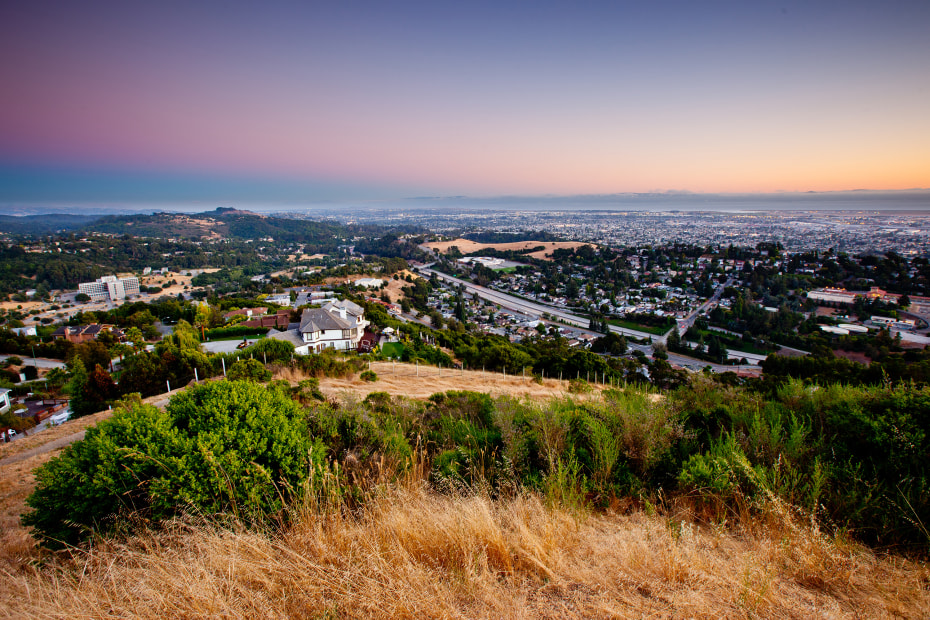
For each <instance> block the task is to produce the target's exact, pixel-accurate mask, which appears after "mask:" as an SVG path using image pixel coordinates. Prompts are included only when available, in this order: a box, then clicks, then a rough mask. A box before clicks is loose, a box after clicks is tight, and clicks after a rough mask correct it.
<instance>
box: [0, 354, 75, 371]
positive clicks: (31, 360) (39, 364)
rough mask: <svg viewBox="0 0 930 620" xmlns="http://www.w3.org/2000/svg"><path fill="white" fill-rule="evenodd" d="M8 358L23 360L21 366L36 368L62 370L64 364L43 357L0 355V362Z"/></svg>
mask: <svg viewBox="0 0 930 620" xmlns="http://www.w3.org/2000/svg"><path fill="white" fill-rule="evenodd" d="M9 357H18V358H19V359H21V360H23V366H35V367H36V368H47V369H51V368H64V367H65V363H64V362H62V361H61V360H51V359H48V358H45V357H29V356H27V355H16V354H14V355H0V361H2V360H5V359H7V358H9Z"/></svg>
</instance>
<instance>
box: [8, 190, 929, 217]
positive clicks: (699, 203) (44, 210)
mask: <svg viewBox="0 0 930 620" xmlns="http://www.w3.org/2000/svg"><path fill="white" fill-rule="evenodd" d="M350 207H351V208H355V209H363V210H366V211H375V210H409V211H414V210H450V211H456V210H462V211H469V210H475V211H479V210H488V209H496V210H505V211H521V210H522V211H540V212H546V211H650V212H652V211H683V212H701V211H706V212H740V211H879V212H894V211H902V212H911V213H919V212H924V211H926V212H928V213H930V190H924V189H913V190H900V191H872V190H855V191H847V192H813V193H811V192H805V193H777V194H776V193H765V194H762V193H759V194H719V193H718V194H695V193H680V192H669V193H638V194H616V195H588V196H498V197H491V198H481V197H468V196H447V197H436V196H431V197H411V198H403V199H397V200H367V201H366V200H354V201H326V202H317V203H299V202H290V203H289V202H270V201H254V202H252V201H236V200H218V201H208V200H204V201H147V202H135V203H133V202H129V201H113V202H111V203H104V202H76V201H60V202H38V203H30V202H20V203H7V204H2V203H0V211H2V212H3V213H5V214H7V215H42V214H54V213H62V212H71V213H74V212H78V213H81V214H99V215H118V214H132V213H140V214H143V213H155V212H179V213H203V212H209V211H213V210H215V209H217V208H234V209H239V210H243V211H252V212H255V213H260V214H269V213H313V212H314V211H320V212H328V211H341V210H345V209H346V208H350Z"/></svg>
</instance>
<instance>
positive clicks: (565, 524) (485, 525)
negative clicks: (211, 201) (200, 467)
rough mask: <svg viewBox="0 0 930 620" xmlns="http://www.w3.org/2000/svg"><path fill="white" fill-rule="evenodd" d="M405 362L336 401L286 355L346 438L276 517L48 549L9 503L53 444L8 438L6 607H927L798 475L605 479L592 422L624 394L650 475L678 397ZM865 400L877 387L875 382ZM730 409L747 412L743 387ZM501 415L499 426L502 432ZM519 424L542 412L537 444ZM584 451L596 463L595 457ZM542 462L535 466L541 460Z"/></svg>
mask: <svg viewBox="0 0 930 620" xmlns="http://www.w3.org/2000/svg"><path fill="white" fill-rule="evenodd" d="M392 368H393V366H392ZM396 368H397V369H400V373H401V374H400V375H399V376H398V375H392V377H391V378H390V379H389V378H388V377H387V372H388V365H387V364H383V365H381V367H379V368H378V373H379V375H381V376H382V377H384V378H383V379H382V380H380V381H378V382H377V383H375V384H373V385H372V384H365V383H363V382H361V381H358V380H357V378H352V379H349V378H338V379H325V378H324V379H323V380H321V381H320V388H321V389H322V390H323V392H324V394H326V395H327V396H328V397H329V399H330V400H329V402H328V403H320V402H319V401H316V400H314V399H313V398H310V399H309V400H307V398H309V397H308V396H307V392H305V391H302V390H303V384H300V383H299V382H300V381H303V380H304V379H305V378H304V377H303V376H297V375H294V376H289V375H288V373H293V372H294V371H293V370H292V369H283V370H282V371H281V372H282V373H283V374H279V377H282V376H284V378H288V379H291V382H290V384H291V386H292V388H293V389H295V390H296V392H295V396H294V397H295V398H297V399H298V400H299V401H300V402H302V403H303V404H304V406H306V407H307V411H308V412H310V432H311V435H312V436H314V437H318V438H321V439H323V440H324V441H325V443H326V444H327V446H329V447H328V450H327V458H326V460H325V462H318V461H315V464H314V473H313V475H312V476H311V477H310V478H309V479H308V482H307V485H306V486H305V487H303V488H302V489H300V490H299V492H298V493H296V494H295V495H294V499H293V501H291V503H290V504H289V507H288V508H287V510H286V511H284V512H283V513H276V514H269V515H267V516H268V517H269V519H268V520H267V521H265V524H264V525H257V524H256V523H255V522H254V521H251V520H246V519H242V520H240V519H239V518H237V516H236V515H237V514H239V510H238V509H237V508H236V507H235V506H233V507H231V508H230V509H229V510H228V511H226V512H225V513H223V514H220V515H216V516H215V517H210V518H208V517H207V516H206V515H207V513H204V512H201V511H199V510H197V509H194V508H193V507H189V508H188V509H186V510H181V511H180V512H179V513H178V516H177V517H176V518H175V519H174V520H169V521H163V522H162V523H161V524H160V525H153V526H152V527H146V526H145V522H144V521H137V522H136V523H135V525H133V526H131V527H130V528H129V529H126V527H118V528H117V529H116V531H111V533H109V534H108V535H107V537H106V538H99V539H97V540H96V542H95V543H94V545H93V546H92V547H87V546H83V547H81V549H80V550H74V551H72V552H64V553H59V554H52V553H50V552H47V551H41V550H38V549H36V548H34V547H33V546H32V545H31V543H30V542H29V539H28V537H27V535H26V533H25V530H23V529H22V527H21V526H18V525H17V524H16V523H15V522H14V521H13V515H15V514H16V513H17V512H19V511H21V510H22V509H23V508H24V506H23V504H22V501H23V498H24V496H25V494H26V492H27V491H28V488H29V487H30V486H31V485H32V484H33V482H32V480H31V476H30V475H29V474H28V470H29V468H31V467H33V466H35V465H36V464H38V463H40V462H42V461H45V460H47V459H48V458H49V457H50V456H51V454H52V453H45V454H41V453H40V454H34V453H32V452H28V451H27V450H35V449H36V448H37V447H40V444H42V443H45V442H46V438H43V434H40V435H37V436H36V437H33V438H30V439H28V440H25V441H28V442H29V445H26V444H25V443H24V444H21V445H18V444H9V445H7V446H0V476H4V475H5V477H3V478H0V488H2V489H3V490H4V493H3V495H2V497H0V505H2V508H3V512H2V514H3V515H7V516H6V520H5V522H4V525H5V526H6V527H5V532H4V536H3V543H4V548H3V553H2V554H0V561H2V563H3V567H4V568H5V572H4V575H3V577H0V583H3V585H5V586H6V587H4V588H3V589H2V592H3V594H2V595H0V597H2V600H3V609H4V610H5V612H6V613H7V614H8V615H11V616H13V617H59V618H63V617H103V616H117V617H152V618H156V617H157V618H165V617H207V616H209V617H212V616H217V615H229V616H235V617H544V618H555V617H559V618H561V617H641V616H644V615H646V616H658V617H699V618H704V617H706V618H718V617H767V618H768V617H785V618H789V617H790V618H796V617H831V618H846V617H849V618H854V617H870V618H872V617H875V618H881V617H913V618H921V617H926V616H927V614H928V613H930V592H928V587H927V584H928V583H930V570H928V567H927V565H926V564H924V563H922V562H918V561H913V560H908V559H905V558H904V557H901V556H895V555H890V554H887V552H883V553H876V552H875V551H873V550H871V549H869V548H868V547H865V546H863V545H860V544H858V543H855V542H853V541H852V540H851V538H850V537H849V536H848V535H847V533H846V532H845V530H844V529H843V528H833V527H831V528H829V529H823V528H821V527H820V526H819V525H818V520H817V519H814V518H813V517H812V516H811V513H809V512H808V511H806V510H804V509H801V508H798V507H795V506H792V505H791V504H788V503H786V502H785V501H784V500H783V499H780V497H779V495H780V494H781V493H782V489H778V488H773V487H771V486H769V484H770V483H772V482H777V480H776V479H775V478H772V479H770V480H763V481H762V488H761V492H758V491H757V492H753V491H751V490H750V489H749V488H748V487H746V486H742V487H739V486H737V487H732V488H729V490H728V491H727V493H729V494H727V493H724V489H721V490H720V491H718V492H710V493H708V492H707V490H704V491H701V490H694V491H692V492H688V493H672V492H670V491H671V489H669V492H662V491H661V490H660V491H659V492H654V491H647V492H639V493H635V492H633V493H631V492H625V493H613V492H610V491H609V489H610V488H611V485H612V484H615V482H611V481H612V480H615V479H614V478H612V477H610V476H609V475H608V476H606V477H605V476H604V473H605V471H606V470H605V469H604V467H605V466H606V465H607V463H605V462H603V461H599V460H598V458H597V456H596V453H590V452H589V453H588V456H585V452H584V451H585V450H589V451H590V450H592V449H593V448H595V445H594V444H591V443H589V442H590V441H592V440H597V439H596V438H597V437H598V436H600V438H601V439H600V440H602V441H607V440H608V439H609V435H603V434H601V435H596V434H595V435H590V434H588V433H589V431H590V430H591V429H594V428H596V426H597V423H596V422H595V420H596V419H598V416H601V417H600V419H601V420H602V421H603V422H605V423H606V422H609V420H610V418H604V417H602V416H604V415H606V414H608V413H609V412H611V411H613V412H615V414H618V415H621V416H623V417H622V419H623V420H625V421H624V422H623V423H622V425H621V427H620V433H619V435H618V436H617V438H616V442H617V443H616V445H617V446H618V447H619V448H620V454H621V455H622V456H621V457H620V458H621V461H622V462H623V463H625V465H624V466H623V467H622V468H619V470H627V472H629V470H632V471H634V472H643V473H642V474H641V475H642V476H643V478H642V479H643V480H648V479H649V478H648V476H646V473H645V472H646V471H647V470H648V469H649V468H650V467H651V468H655V467H656V466H658V467H659V468H660V469H661V467H662V465H661V461H662V460H663V458H664V457H662V455H660V454H657V453H656V452H655V450H656V449H657V448H659V447H661V446H663V445H664V446H666V448H668V446H670V445H673V444H669V443H668V440H669V436H670V435H669V433H671V436H672V437H679V438H680V439H683V440H686V441H687V440H688V439H689V435H688V434H687V433H682V431H683V430H684V429H683V428H681V427H679V426H677V424H678V423H677V422H675V419H676V416H675V415H674V414H673V412H674V411H675V407H677V406H680V404H679V405H675V403H674V402H672V401H670V400H669V399H668V398H667V397H664V396H661V395H658V394H654V393H648V392H646V393H640V392H638V391H636V390H633V391H629V392H628V393H627V394H626V395H625V396H624V395H622V394H619V393H617V391H605V392H600V391H592V392H589V393H586V394H584V395H582V396H579V397H573V399H572V400H566V399H565V397H564V394H565V393H566V391H567V390H568V388H569V386H568V384H567V383H560V382H552V381H549V382H547V383H549V384H551V385H545V386H539V385H536V384H535V383H533V382H532V381H529V382H524V381H521V380H520V379H519V378H517V377H508V378H507V379H506V380H504V379H501V378H498V379H497V383H496V384H494V385H493V386H492V383H494V379H493V378H483V377H481V376H479V375H483V373H473V375H471V376H463V375H455V374H449V375H448V376H445V377H442V378H440V377H438V376H426V373H424V376H422V377H416V376H414V375H412V374H411V375H406V376H404V373H405V372H409V371H412V372H415V369H413V368H410V367H409V366H402V365H397V366H396ZM432 371H434V372H435V371H436V369H432ZM285 375H287V376H285ZM482 380H483V381H486V387H485V388H483V389H494V387H496V388H497V389H496V390H495V391H496V392H497V393H498V394H502V395H501V396H498V397H497V398H495V399H490V398H488V397H486V396H482V395H480V394H474V393H472V394H468V393H462V392H459V393H448V394H445V395H437V396H434V397H431V398H429V399H426V400H420V399H418V398H417V399H413V400H411V399H410V398H409V397H403V396H394V397H391V396H388V395H387V394H384V393H383V392H382V393H381V394H370V391H371V390H372V389H378V388H382V389H384V388H387V389H388V391H390V392H392V393H394V394H405V395H408V396H409V395H414V396H418V395H419V394H423V395H425V394H428V393H429V392H428V390H429V388H430V387H432V388H433V389H453V388H456V387H475V386H476V385H478V382H480V381H482ZM405 383H406V385H405ZM295 384H296V385H295ZM421 384H422V385H421ZM520 386H525V387H526V388H527V389H530V390H533V389H535V390H537V391H536V392H535V393H534V392H532V391H529V392H525V393H526V394H527V395H530V396H535V399H534V400H518V399H515V398H514V397H513V396H510V395H509V394H511V393H514V392H516V391H517V390H518V389H519V388H520ZM699 387H700V386H699ZM273 389H275V390H279V389H281V386H280V385H278V386H277V387H274V388H273ZM357 390H362V391H361V392H359V391H357ZM715 393H716V392H713V391H711V390H709V386H707V385H704V386H703V388H702V391H698V392H692V393H691V396H690V397H689V398H690V399H691V401H692V405H693V406H697V404H696V403H697V400H699V399H704V400H705V401H712V400H713V399H714V398H715V397H714V394H715ZM365 394H369V395H368V397H367V398H366V399H365V401H364V402H360V401H359V400H358V399H359V397H361V396H364V395H365ZM559 394H562V395H563V396H562V397H561V398H556V399H555V400H553V399H552V397H553V396H558V395H559ZM857 394H858V396H857ZM865 395H866V396H867V397H868V398H873V399H874V398H875V397H877V396H880V392H875V393H874V394H869V393H865ZM720 396H721V397H722V398H724V399H726V398H730V399H732V398H733V396H734V395H733V394H729V395H727V394H720ZM786 397H790V398H793V399H794V403H795V405H796V408H797V409H798V410H799V411H800V410H803V409H804V408H805V407H810V406H812V405H814V404H816V403H815V401H811V400H807V401H805V400H804V399H805V398H808V397H806V396H805V395H804V394H803V393H797V392H790V391H789V392H788V393H786ZM680 398H681V397H676V399H678V400H676V402H679V403H680V402H681V401H680ZM819 398H821V399H824V398H826V399H828V400H829V398H836V395H833V396H830V395H824V396H820V397H819ZM856 398H860V399H861V398H862V394H860V393H856V392H850V393H849V395H848V397H847V398H846V399H845V401H844V402H846V403H847V404H850V405H851V404H853V401H854V400H855V399H856ZM336 399H338V401H337V400H336ZM156 400H157V401H158V402H155V403H154V404H155V405H158V406H163V405H164V403H165V398H164V397H157V399H156ZM737 400H738V399H737ZM314 402H315V403H316V404H313V403H314ZM863 402H864V401H863ZM902 402H903V401H902ZM705 404H709V405H711V406H712V407H717V406H719V405H720V404H721V403H711V402H708V403H705ZM733 406H734V407H735V408H738V409H746V408H747V402H746V401H745V400H743V401H742V402H736V403H734V405H733ZM692 409H693V407H692ZM102 415H103V417H106V416H107V415H108V414H102ZM489 415H490V416H491V418H488V417H487V416H489ZM610 415H614V414H610ZM579 416H580V417H579ZM590 416H593V417H590ZM482 420H484V421H483V422H482ZM585 420H587V421H585ZM96 421H97V420H93V421H91V420H87V419H85V420H81V421H76V422H72V423H68V424H66V425H64V426H63V427H61V428H60V429H56V430H55V431H54V432H51V431H50V432H49V435H48V437H47V439H49V440H58V441H60V440H61V437H66V436H68V434H69V432H71V429H75V430H79V428H78V427H81V426H86V425H87V424H88V423H90V422H96ZM759 422H760V421H757V422H755V423H756V424H757V425H758V424H759ZM72 425H73V426H72ZM592 425H593V426H592ZM69 426H70V427H71V428H68V427H69ZM493 428H497V429H499V431H500V433H501V434H500V435H494V433H493V432H492V433H490V434H489V433H488V431H489V430H491V429H493ZM518 428H524V429H526V430H525V432H526V436H525V439H528V440H530V441H529V442H528V443H527V442H526V441H523V440H521V438H520V435H518V434H516V433H517V430H518ZM533 429H535V430H533ZM585 429H588V430H585ZM761 430H762V429H758V428H757V429H756V430H755V431H753V430H751V429H746V431H741V432H747V433H749V434H750V435H747V436H746V437H744V438H743V439H742V440H741V441H745V440H747V439H748V438H749V437H750V436H751V434H753V433H754V434H756V435H758V434H759V432H760V431H761ZM774 430H776V429H773V428H771V427H769V428H768V429H767V430H766V431H765V432H767V433H772V432H773V431H774ZM585 437H587V438H588V439H585ZM691 439H694V437H691ZM147 441H151V438H150V439H148V440H147ZM407 441H409V442H410V443H409V444H407ZM482 442H491V443H495V442H503V444H502V445H503V450H504V451H505V452H506V454H507V455H508V456H507V458H506V459H503V460H497V459H490V460H489V459H488V456H489V454H488V453H487V452H483V451H482V448H481V446H482V445H483V443H482ZM607 443H611V442H610V441H607ZM101 445H105V444H101ZM237 445H238V444H237ZM405 445H406V446H407V447H405ZM605 445H606V444H605ZM611 445H614V444H611ZM534 446H535V447H534ZM586 446H587V447H586ZM756 449H757V450H758V449H761V446H758V445H757V446H756ZM537 451H538V452H537ZM216 454H217V458H220V453H216ZM534 454H537V455H538V457H539V458H537V456H534ZM572 454H574V455H575V456H574V457H573V456H572ZM650 454H651V456H650ZM547 455H548V456H547ZM560 455H561V456H560ZM566 455H567V457H566ZM750 456H751V457H752V455H750ZM10 457H13V458H23V457H26V460H20V461H14V460H13V458H10ZM659 457H661V458H659ZM540 458H541V462H540V461H539V459H540ZM566 458H567V460H563V459H566ZM573 458H577V459H582V460H583V462H584V463H585V464H584V465H582V466H581V469H578V467H579V465H578V462H577V461H576V462H575V465H572V459H573ZM657 458H659V460H658V461H656V459H657ZM753 458H756V457H753ZM547 459H555V460H554V461H553V463H554V464H555V467H553V466H552V464H550V465H549V466H546V465H545V462H546V460H547ZM164 462H167V461H164ZM779 462H782V461H779ZM508 463H510V465H508ZM649 463H653V465H649ZM130 464H131V461H126V465H127V466H129V465H130ZM718 465H719V463H718ZM789 465H790V463H789V462H788V461H784V462H783V465H782V467H784V468H787V467H788V466H789ZM537 467H539V468H540V469H539V470H538V472H539V474H540V477H536V474H534V473H533V472H534V471H536V470H535V469H534V468H537ZM589 467H590V468H591V469H589ZM737 467H738V465H737ZM508 471H509V473H508ZM776 471H777V470H776ZM598 472H600V473H598ZM764 472H765V470H764V469H760V470H759V473H760V474H762V473H764ZM230 473H231V472H230ZM788 473H789V471H788V470H787V469H784V470H783V471H782V473H781V475H782V476H783V477H784V476H786V475H787V474H788ZM581 474H583V475H581ZM749 477H750V478H752V475H751V474H749ZM624 480H627V482H625V483H624V484H626V485H628V484H629V483H630V482H629V479H627V478H624ZM230 482H231V484H233V485H235V481H234V480H231V481H230ZM137 484H141V485H144V481H138V480H137V481H136V482H134V483H133V486H134V487H135V486H136V485H137ZM740 484H742V485H745V484H746V481H745V480H742V481H741V483H740ZM599 488H600V489H607V491H608V492H607V493H606V494H604V493H601V492H599V491H598V489H599ZM218 492H221V491H218ZM221 494H222V493H221ZM136 501H138V496H137V499H136ZM127 516H128V515H127ZM142 516H144V515H143V513H137V515H136V518H137V519H138V518H141V517H142ZM126 523H127V524H131V523H132V521H128V522H126ZM140 525H141V526H142V527H141V528H140V527H139V526H140Z"/></svg>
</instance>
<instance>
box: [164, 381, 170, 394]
mask: <svg viewBox="0 0 930 620" xmlns="http://www.w3.org/2000/svg"><path fill="white" fill-rule="evenodd" d="M165 383H167V384H168V391H169V392H170V391H171V381H168V380H167V379H166V380H165Z"/></svg>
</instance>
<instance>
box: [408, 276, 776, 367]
mask: <svg viewBox="0 0 930 620" xmlns="http://www.w3.org/2000/svg"><path fill="white" fill-rule="evenodd" d="M420 271H421V272H425V273H426V275H427V277H429V276H430V275H432V274H434V273H435V274H436V277H438V278H440V279H442V280H445V281H446V282H450V283H452V284H455V285H459V284H461V285H462V286H464V287H465V291H466V292H468V293H472V294H477V295H478V296H479V297H481V298H482V299H486V300H488V301H490V302H492V303H495V304H497V305H499V306H502V307H504V308H508V309H510V310H515V311H517V312H522V313H524V314H531V315H536V316H539V315H541V314H542V313H543V312H545V313H547V314H549V315H552V316H555V317H556V318H558V319H561V320H563V321H564V322H566V323H570V324H572V325H576V326H579V327H582V329H584V328H587V327H588V324H589V321H588V319H587V318H584V317H579V316H577V315H574V314H571V313H570V312H566V311H565V310H560V309H558V308H554V307H552V306H547V305H544V304H538V303H535V302H531V301H527V300H525V299H520V298H519V297H514V296H512V295H507V294H506V293H501V292H499V291H494V290H491V289H488V288H486V287H483V286H478V285H477V284H472V283H470V282H466V281H464V280H461V279H459V278H455V277H452V276H450V275H447V274H445V273H442V272H441V271H435V270H433V269H430V268H429V265H427V266H425V267H423V268H421V269H420ZM732 283H733V279H732V278H731V279H729V280H727V282H726V284H723V285H720V286H718V287H717V290H716V291H714V294H713V296H711V298H710V299H708V300H707V301H706V302H705V303H704V304H702V305H701V306H700V307H699V308H698V309H697V310H695V311H694V312H692V313H691V314H689V315H688V317H687V318H686V319H684V320H685V322H686V323H687V325H688V327H690V326H691V325H693V324H694V320H695V319H696V318H697V316H698V314H700V313H701V312H702V311H704V310H706V309H707V308H708V307H709V306H710V304H712V303H714V302H716V301H718V300H719V299H720V296H721V295H722V294H723V289H724V288H725V287H727V286H730V285H731V284H732ZM610 331H612V332H614V333H617V334H622V335H625V336H634V337H636V338H648V339H649V340H650V341H651V342H652V343H657V342H665V339H666V337H667V336H668V334H665V335H663V336H656V335H654V334H647V333H646V332H641V331H636V330H632V329H624V328H620V327H617V326H616V325H611V326H610ZM590 333H595V332H590ZM629 348H630V350H632V351H642V352H643V353H645V354H646V355H652V346H651V345H642V344H637V343H629ZM668 361H669V362H670V363H672V364H675V365H678V366H682V367H684V368H688V369H691V370H701V369H704V368H706V367H708V366H710V367H711V370H712V371H713V372H718V373H719V372H728V371H737V370H746V369H749V368H756V369H757V368H758V366H753V365H748V366H747V365H743V366H724V365H723V364H711V363H709V362H706V361H704V360H699V359H696V358H693V357H688V356H686V355H681V354H679V353H669V354H668Z"/></svg>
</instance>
